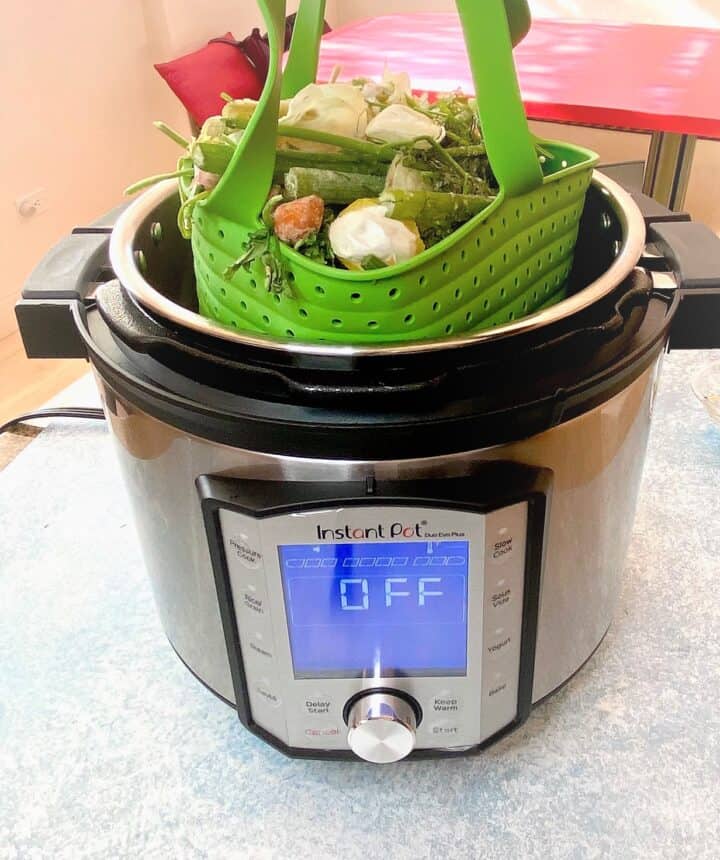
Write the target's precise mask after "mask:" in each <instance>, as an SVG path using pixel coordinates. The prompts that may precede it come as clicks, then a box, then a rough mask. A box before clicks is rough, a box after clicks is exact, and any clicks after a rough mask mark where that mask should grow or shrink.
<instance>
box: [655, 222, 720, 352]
mask: <svg viewBox="0 0 720 860" xmlns="http://www.w3.org/2000/svg"><path fill="white" fill-rule="evenodd" d="M648 238H649V240H650V241H651V242H652V243H653V244H655V245H656V246H657V248H658V250H659V251H660V252H661V253H662V255H663V256H664V258H665V260H666V261H667V264H668V266H669V267H670V270H671V271H672V272H673V274H674V275H675V279H676V281H677V289H676V290H675V302H676V310H675V316H674V319H673V323H672V328H671V329H670V344H669V347H670V349H717V348H720V238H718V236H716V235H715V233H713V231H712V230H710V229H709V228H708V227H706V226H705V225H704V224H695V223H692V222H690V221H687V222H682V221H668V222H662V223H653V224H651V225H650V231H649V234H648Z"/></svg>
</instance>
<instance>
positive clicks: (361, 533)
mask: <svg viewBox="0 0 720 860" xmlns="http://www.w3.org/2000/svg"><path fill="white" fill-rule="evenodd" d="M315 534H316V537H317V539H318V540H319V541H320V540H329V541H335V540H386V539H388V538H406V539H410V538H421V539H424V540H440V539H442V540H447V539H448V538H450V539H453V540H457V539H459V538H464V537H466V535H465V532H464V531H454V530H453V531H438V530H437V529H433V527H432V526H429V525H428V522H427V520H420V522H419V523H401V522H394V523H378V524H377V525H376V526H352V525H345V526H339V527H338V528H333V529H326V528H323V527H322V526H320V525H316V526H315Z"/></svg>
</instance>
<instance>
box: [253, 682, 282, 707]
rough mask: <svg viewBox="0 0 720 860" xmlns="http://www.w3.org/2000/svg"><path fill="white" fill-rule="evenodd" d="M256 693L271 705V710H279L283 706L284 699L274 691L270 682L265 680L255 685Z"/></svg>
mask: <svg viewBox="0 0 720 860" xmlns="http://www.w3.org/2000/svg"><path fill="white" fill-rule="evenodd" d="M255 692H256V693H257V694H258V696H259V697H260V700H261V701H263V702H265V704H266V705H270V707H271V708H279V707H280V705H282V699H281V698H280V696H278V694H277V693H276V692H275V690H274V689H273V687H272V685H271V684H270V682H269V681H267V680H265V679H263V680H262V681H258V682H257V684H255Z"/></svg>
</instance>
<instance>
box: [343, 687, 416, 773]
mask: <svg viewBox="0 0 720 860" xmlns="http://www.w3.org/2000/svg"><path fill="white" fill-rule="evenodd" d="M347 724H348V728H349V731H348V743H349V744H350V748H351V749H352V751H353V752H354V753H355V755H357V756H359V757H360V758H362V759H365V761H371V762H374V763H375V764H388V763H389V762H393V761H399V760H400V759H401V758H405V756H406V755H408V754H409V753H410V752H412V749H413V747H414V746H415V729H416V727H417V714H416V711H415V709H414V708H413V707H412V705H410V703H409V702H408V701H406V700H405V699H404V698H401V697H400V696H397V695H394V694H393V693H380V692H372V691H370V692H368V693H367V694H366V695H364V696H361V697H360V698H359V699H357V700H356V701H355V702H353V704H352V705H351V707H350V709H349V711H348V714H347Z"/></svg>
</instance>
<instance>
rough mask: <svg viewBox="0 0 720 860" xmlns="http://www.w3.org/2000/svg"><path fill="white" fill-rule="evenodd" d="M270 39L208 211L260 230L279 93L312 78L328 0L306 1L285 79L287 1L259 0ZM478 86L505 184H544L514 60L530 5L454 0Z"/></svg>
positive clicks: (516, 190) (490, 149)
mask: <svg viewBox="0 0 720 860" xmlns="http://www.w3.org/2000/svg"><path fill="white" fill-rule="evenodd" d="M257 2H258V6H259V7H260V10H261V12H262V15H263V18H264V20H265V25H266V26H267V30H268V37H269V41H270V64H269V69H268V76H267V80H266V82H265V87H264V89H263V92H262V95H261V97H260V102H259V104H258V107H257V110H255V112H254V113H253V115H252V118H251V120H250V122H249V123H248V126H247V128H246V130H245V133H244V134H243V136H242V140H241V141H240V144H239V145H238V147H237V148H236V150H235V153H234V155H233V157H232V159H231V161H230V164H229V165H228V168H227V170H226V171H225V173H224V174H223V176H222V177H221V179H220V181H219V182H218V184H217V187H216V188H215V190H214V191H213V192H212V193H211V195H210V197H209V198H208V199H207V201H206V202H205V203H204V204H200V205H201V206H203V207H204V208H205V209H206V210H207V211H208V212H211V213H215V214H217V215H220V216H222V217H224V218H227V219H228V220H230V221H233V222H235V223H237V224H240V225H242V226H245V227H247V228H248V229H255V228H256V227H257V225H258V222H259V213H260V211H261V210H262V208H263V206H264V205H265V201H266V200H267V195H268V190H269V188H270V187H271V185H272V177H273V172H274V168H275V150H276V146H277V137H278V115H279V111H280V96H281V92H282V95H283V96H284V97H288V96H292V95H295V93H297V92H298V91H299V90H300V89H302V87H303V86H305V85H306V84H308V83H312V82H313V81H314V80H315V76H316V72H317V61H318V53H319V49H320V39H321V36H322V30H323V22H324V12H325V0H301V2H300V6H299V9H298V14H297V18H296V22H295V29H294V31H293V38H292V43H291V47H290V56H289V58H288V62H287V66H286V69H285V75H284V80H281V75H280V66H281V59H282V50H283V45H284V33H285V0H257ZM456 5H457V9H458V13H459V15H460V20H461V22H462V26H463V32H464V34H465V42H466V45H467V50H468V56H469V58H470V67H471V69H472V74H473V80H474V82H475V92H476V95H477V103H478V112H479V115H480V122H481V125H482V128H483V134H484V137H485V144H486V146H487V153H488V158H489V160H490V164H491V165H492V168H493V172H494V173H495V176H496V178H497V180H498V182H499V183H500V187H501V188H502V189H503V190H504V192H505V194H506V195H508V196H516V195H519V194H524V193H526V192H527V191H531V190H533V189H534V188H537V187H539V186H540V185H541V184H542V181H543V174H542V170H541V168H540V165H539V163H538V159H537V154H536V151H535V144H534V140H533V137H532V135H531V134H530V128H529V126H528V122H527V117H526V115H525V108H524V106H523V103H522V99H521V97H520V87H519V85H518V81H517V74H516V71H515V65H514V62H513V56H512V47H513V44H517V43H518V42H519V41H520V40H521V39H522V38H524V36H525V34H526V33H527V31H528V30H529V28H530V13H529V11H528V5H527V0H480V2H479V3H478V0H456Z"/></svg>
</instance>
